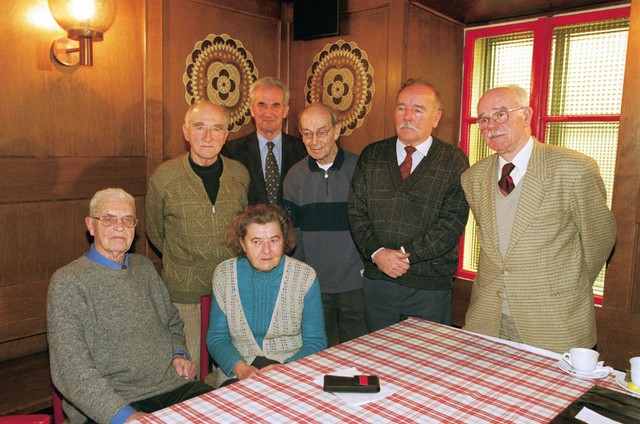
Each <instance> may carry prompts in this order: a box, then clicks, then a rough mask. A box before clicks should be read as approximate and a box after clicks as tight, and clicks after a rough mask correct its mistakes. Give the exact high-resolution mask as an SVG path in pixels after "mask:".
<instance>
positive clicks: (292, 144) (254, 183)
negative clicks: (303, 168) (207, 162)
mask: <svg viewBox="0 0 640 424" xmlns="http://www.w3.org/2000/svg"><path fill="white" fill-rule="evenodd" d="M222 154H223V155H225V156H227V157H230V158H231V159H235V160H237V161H239V162H240V163H242V164H243V165H244V166H245V167H246V168H247V170H248V171H249V177H251V182H250V183H249V199H248V200H249V204H250V205H255V204H258V203H269V201H268V199H267V189H266V187H265V182H264V173H263V172H262V161H261V160H260V150H259V147H258V134H257V133H256V132H255V131H254V132H252V133H251V134H249V135H247V136H244V137H241V138H237V139H235V140H231V141H228V142H227V143H226V144H225V146H224V147H223V149H222ZM305 156H307V149H306V148H305V147H304V144H303V143H302V140H300V139H299V138H296V137H292V136H290V135H288V134H285V133H282V164H281V169H280V186H279V188H278V205H280V206H282V182H283V181H284V177H285V176H286V175H287V172H289V169H290V168H291V167H292V166H293V165H295V164H296V163H298V162H299V161H300V160H302V159H303V158H304V157H305Z"/></svg>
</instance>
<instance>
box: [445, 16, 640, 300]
mask: <svg viewBox="0 0 640 424" xmlns="http://www.w3.org/2000/svg"><path fill="white" fill-rule="evenodd" d="M630 10H631V8H630V7H629V6H624V7H619V8H612V9H605V10H597V11H591V12H582V13H576V14H571V15H564V16H554V17H544V18H539V19H536V20H532V21H526V22H519V23H515V24H506V25H500V26H491V27H485V28H477V29H474V28H472V29H468V30H467V31H466V33H465V47H464V72H463V88H462V89H463V93H462V119H461V131H460V134H461V139H460V148H461V149H462V150H463V151H464V152H465V153H466V154H467V155H468V154H469V143H470V140H469V135H470V131H469V127H470V126H472V125H474V124H475V123H476V122H477V117H476V116H475V112H474V111H475V107H476V105H471V98H472V95H471V93H472V91H471V90H472V82H473V63H474V47H475V42H476V40H477V39H479V38H486V37H494V36H498V35H508V34H515V33H519V32H533V40H534V41H533V55H532V56H533V57H532V65H531V87H529V89H530V92H531V93H539V95H537V96H531V99H530V106H531V108H532V109H533V116H532V119H531V122H532V125H531V130H532V134H533V135H534V136H535V137H536V138H537V139H538V140H539V141H541V142H543V143H544V142H545V139H546V126H547V123H549V122H595V121H597V122H619V121H620V115H580V116H573V115H563V116H548V115H547V98H548V94H549V77H550V66H551V50H552V47H553V31H554V29H555V28H557V27H563V26H567V25H573V24H581V23H588V22H597V21H603V20H612V19H620V18H628V17H629V15H630ZM525 88H526V87H525ZM464 243H465V240H464V234H463V235H462V237H461V238H460V243H459V260H458V270H457V271H456V273H455V276H456V277H459V278H465V279H469V280H473V279H474V278H475V274H476V273H475V272H473V271H469V270H465V269H464V268H463V260H464V257H463V256H464ZM594 299H595V303H596V304H598V305H601V304H602V297H601V296H596V295H594Z"/></svg>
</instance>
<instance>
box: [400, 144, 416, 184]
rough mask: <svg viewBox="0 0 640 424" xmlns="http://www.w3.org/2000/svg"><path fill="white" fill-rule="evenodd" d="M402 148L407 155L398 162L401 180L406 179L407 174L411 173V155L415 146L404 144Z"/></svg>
mask: <svg viewBox="0 0 640 424" xmlns="http://www.w3.org/2000/svg"><path fill="white" fill-rule="evenodd" d="M404 150H405V151H406V152H407V156H406V157H405V158H404V161H402V163H401V164H400V175H401V176H402V179H403V180H406V179H407V178H409V175H411V166H412V165H413V161H412V160H411V155H412V154H413V152H415V151H416V148H415V147H413V146H406V147H405V148H404Z"/></svg>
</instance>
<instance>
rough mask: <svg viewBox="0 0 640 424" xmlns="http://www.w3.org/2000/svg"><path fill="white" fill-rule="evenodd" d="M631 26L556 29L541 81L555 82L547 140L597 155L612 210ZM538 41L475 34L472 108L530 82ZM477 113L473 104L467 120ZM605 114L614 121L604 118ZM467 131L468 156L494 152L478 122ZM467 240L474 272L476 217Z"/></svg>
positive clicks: (599, 288)
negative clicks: (500, 90) (496, 92)
mask: <svg viewBox="0 0 640 424" xmlns="http://www.w3.org/2000/svg"><path fill="white" fill-rule="evenodd" d="M549 22H552V21H549ZM628 30H629V20H628V19H627V18H625V19H614V20H607V21H599V22H589V23H580V24H574V25H568V26H562V27H556V28H552V29H551V31H552V46H551V57H550V58H548V60H549V62H546V63H548V66H549V74H548V75H549V81H547V82H542V84H543V85H548V87H549V91H548V98H547V99H540V102H541V104H542V105H546V110H542V111H540V116H539V117H538V119H540V120H542V122H544V125H545V132H544V134H541V136H542V137H543V140H542V141H543V142H545V143H549V144H556V145H561V146H564V147H567V148H570V149H574V150H577V151H580V152H582V153H585V154H587V155H589V156H591V157H592V158H594V159H595V160H596V162H597V163H598V166H599V168H600V173H601V175H602V178H603V180H604V183H605V188H606V191H607V204H608V205H609V207H611V194H612V191H613V180H614V172H615V159H616V151H617V144H618V127H619V122H618V121H615V120H614V121H611V119H612V118H613V119H616V118H618V117H619V115H620V106H621V103H622V85H623V77H624V66H625V60H626V50H627V38H628ZM537 42H538V39H537V38H536V43H537ZM533 46H534V34H533V32H532V31H531V32H520V33H516V34H504V35H498V36H491V37H485V38H478V39H476V41H475V43H474V45H473V50H474V63H473V77H472V82H471V83H472V86H471V87H470V88H468V90H469V91H470V94H471V96H470V97H471V105H472V108H475V106H476V105H477V104H478V101H479V100H480V97H481V96H482V94H483V93H484V92H486V91H487V90H488V89H490V88H493V87H497V86H503V85H508V84H517V85H520V86H521V87H524V88H525V89H529V88H530V87H531V75H532V61H533ZM538 59H539V58H538ZM539 63H545V60H541V61H539ZM543 74H544V73H543ZM475 113H476V110H475V109H473V111H472V112H471V113H470V114H471V115H472V116H470V117H468V118H471V117H473V115H474V114H475ZM602 115H605V116H608V117H609V118H607V120H606V121H599V120H598V117H599V116H602ZM583 117H584V120H583V121H581V120H582V118H583ZM549 118H552V119H553V121H554V122H550V119H549ZM467 122H468V121H467ZM533 125H534V126H535V122H534V123H533ZM465 131H468V132H469V133H468V135H469V138H468V140H469V152H468V154H469V161H470V163H471V164H472V165H473V164H474V163H476V162H478V161H479V160H481V159H483V158H484V157H486V156H488V155H489V154H491V153H492V152H491V151H490V150H489V149H488V147H486V145H485V143H484V141H483V139H482V136H481V134H480V131H479V130H478V129H477V127H475V126H469V127H467V128H466V129H465ZM464 237H465V238H464V252H463V255H464V257H463V261H462V262H463V263H462V266H463V269H464V270H467V271H471V272H476V271H477V263H478V258H479V246H478V238H477V225H476V223H475V220H474V219H473V217H472V216H470V217H469V222H468V224H467V227H466V231H465V236H464ZM603 286H604V269H603V270H602V271H601V272H600V275H599V276H598V278H597V280H596V282H595V284H594V293H595V294H596V295H600V296H601V295H602V294H603V288H604V287H603Z"/></svg>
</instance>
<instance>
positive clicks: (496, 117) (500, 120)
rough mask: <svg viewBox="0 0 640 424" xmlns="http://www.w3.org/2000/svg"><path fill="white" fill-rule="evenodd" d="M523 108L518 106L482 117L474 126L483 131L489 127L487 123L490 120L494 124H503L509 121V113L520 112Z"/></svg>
mask: <svg viewBox="0 0 640 424" xmlns="http://www.w3.org/2000/svg"><path fill="white" fill-rule="evenodd" d="M524 108H525V106H520V107H516V108H513V109H508V110H499V111H497V112H496V113H494V114H493V115H491V116H483V117H481V118H478V122H477V123H476V125H478V128H480V129H481V130H484V129H486V128H487V127H488V126H489V122H491V120H493V121H494V122H495V123H496V124H504V123H505V122H507V121H508V120H509V113H510V112H515V111H516V110H522V109H524Z"/></svg>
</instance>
